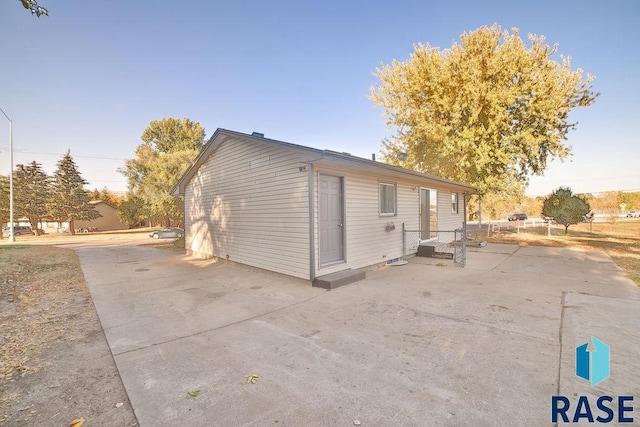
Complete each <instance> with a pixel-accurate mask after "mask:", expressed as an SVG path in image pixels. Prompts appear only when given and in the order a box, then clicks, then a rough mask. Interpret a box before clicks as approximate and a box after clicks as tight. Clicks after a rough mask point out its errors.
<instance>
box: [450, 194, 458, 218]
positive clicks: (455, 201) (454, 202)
mask: <svg viewBox="0 0 640 427" xmlns="http://www.w3.org/2000/svg"><path fill="white" fill-rule="evenodd" d="M451 213H454V214H457V213H458V193H451Z"/></svg>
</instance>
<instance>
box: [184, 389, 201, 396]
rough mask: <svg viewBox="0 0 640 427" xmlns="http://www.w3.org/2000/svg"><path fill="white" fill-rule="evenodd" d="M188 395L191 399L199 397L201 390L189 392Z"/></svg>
mask: <svg viewBox="0 0 640 427" xmlns="http://www.w3.org/2000/svg"><path fill="white" fill-rule="evenodd" d="M187 394H188V395H189V396H190V397H198V395H199V394H200V390H192V391H188V392H187Z"/></svg>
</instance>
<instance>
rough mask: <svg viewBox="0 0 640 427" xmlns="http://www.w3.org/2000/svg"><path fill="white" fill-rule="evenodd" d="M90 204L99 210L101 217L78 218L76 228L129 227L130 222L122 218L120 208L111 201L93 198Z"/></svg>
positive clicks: (122, 228) (113, 228)
mask: <svg viewBox="0 0 640 427" xmlns="http://www.w3.org/2000/svg"><path fill="white" fill-rule="evenodd" d="M89 204H90V205H93V207H94V209H95V210H97V211H98V213H99V214H100V215H101V217H100V218H96V219H92V220H90V221H85V220H80V219H77V220H75V221H74V222H73V225H74V227H75V228H76V229H79V230H80V229H90V228H97V229H98V230H99V231H109V230H127V229H129V224H127V223H126V222H122V221H121V220H120V217H118V213H117V212H118V210H117V209H116V208H114V207H113V206H111V205H110V204H109V203H107V202H104V201H102V200H92V201H90V202H89Z"/></svg>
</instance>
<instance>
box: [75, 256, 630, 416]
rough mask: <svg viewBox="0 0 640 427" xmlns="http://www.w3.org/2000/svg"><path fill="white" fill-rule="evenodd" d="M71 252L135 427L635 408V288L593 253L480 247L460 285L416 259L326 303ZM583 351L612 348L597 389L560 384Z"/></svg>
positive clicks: (171, 260)
mask: <svg viewBox="0 0 640 427" xmlns="http://www.w3.org/2000/svg"><path fill="white" fill-rule="evenodd" d="M77 250H78V253H79V255H80V259H81V265H82V269H83V271H84V274H85V277H86V279H87V283H88V285H89V288H90V291H91V294H92V296H93V299H94V302H95V305H96V308H97V311H98V314H99V316H100V320H101V322H102V326H103V328H104V331H105V333H106V336H107V339H108V341H109V345H110V347H111V350H112V353H113V356H114V358H115V361H116V364H117V366H118V369H119V371H120V374H121V376H122V380H123V382H124V385H125V387H126V389H127V392H128V393H129V397H130V400H131V404H132V405H133V408H134V410H135V413H136V415H137V417H138V420H139V422H140V424H141V425H142V426H174V425H192V426H211V425H224V426H230V425H292V424H296V425H331V426H353V425H363V426H367V425H368V426H380V425H394V426H395V425H431V426H433V425H451V426H461V425H470V426H471V425H505V426H506V425H508V426H513V425H549V424H550V423H551V410H550V409H551V396H553V395H558V394H561V395H566V396H568V397H569V398H571V399H577V398H576V397H575V396H580V395H588V396H599V395H602V394H609V395H612V396H617V395H635V396H636V403H635V405H636V406H637V400H638V398H640V386H639V385H638V384H640V361H638V358H637V355H638V354H640V289H639V288H638V287H636V286H635V285H634V284H633V283H632V282H631V280H629V279H628V278H627V277H625V275H624V274H623V272H622V271H621V270H620V269H619V268H618V267H617V266H616V265H615V264H614V263H613V262H612V261H611V260H610V259H609V258H608V257H607V255H606V254H604V253H602V252H593V251H586V250H581V249H560V248H541V247H524V248H518V247H517V246H508V245H488V246H487V247H485V248H482V249H478V250H477V251H475V252H470V253H469V254H468V267H467V268H465V269H461V268H456V267H437V266H433V265H423V264H421V263H420V262H419V260H416V262H411V263H409V264H408V265H405V266H401V267H400V266H399V267H387V268H384V269H380V270H376V271H370V272H368V277H367V279H366V280H364V281H361V282H358V283H355V284H352V285H349V286H346V287H343V288H338V289H335V290H332V291H324V290H320V289H316V288H312V287H310V286H309V285H303V284H301V283H300V282H297V281H294V280H288V279H283V278H278V277H274V276H271V275H267V274H263V273H257V272H251V271H247V270H243V269H239V268H234V267H231V266H227V265H224V264H220V263H214V262H211V261H202V260H195V259H190V258H188V257H185V256H183V255H178V254H176V253H175V252H173V251H170V250H166V249H158V248H152V247H139V246H138V247H136V246H120V247H118V246H113V247H101V248H100V247H98V248H88V247H87V248H78V249H77ZM592 335H593V336H597V337H598V338H599V339H600V340H602V341H604V342H605V343H607V344H609V345H610V347H611V377H610V378H609V379H607V380H605V381H604V382H602V383H601V384H599V385H597V386H595V387H591V385H590V384H589V383H588V382H586V381H584V380H581V379H579V378H577V377H576V376H575V374H574V372H575V363H574V358H575V353H574V352H575V347H576V346H578V345H580V344H582V343H584V342H587V341H588V340H589V339H590V337H591V336H592ZM254 374H255V375H259V379H258V380H257V382H256V383H255V384H253V383H250V382H248V381H247V378H246V377H247V376H249V375H254ZM196 390H199V393H197V396H195V397H191V396H189V395H188V392H193V391H196ZM194 394H196V393H194ZM574 404H575V402H574ZM594 410H595V406H594ZM570 413H571V414H573V412H570ZM596 415H597V414H596ZM627 415H629V414H628V413H627ZM594 416H595V415H594ZM635 417H636V420H637V419H640V409H638V410H636V415H635Z"/></svg>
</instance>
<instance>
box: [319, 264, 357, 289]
mask: <svg viewBox="0 0 640 427" xmlns="http://www.w3.org/2000/svg"><path fill="white" fill-rule="evenodd" d="M365 277H366V274H365V272H364V271H359V270H352V269H350V268H349V269H347V270H342V271H338V272H335V273H331V274H325V275H324V276H320V277H316V278H315V280H314V281H313V286H315V287H316V288H322V289H335V288H338V287H340V286H344V285H348V284H350V283H354V282H358V281H360V280H363V279H364V278H365Z"/></svg>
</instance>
